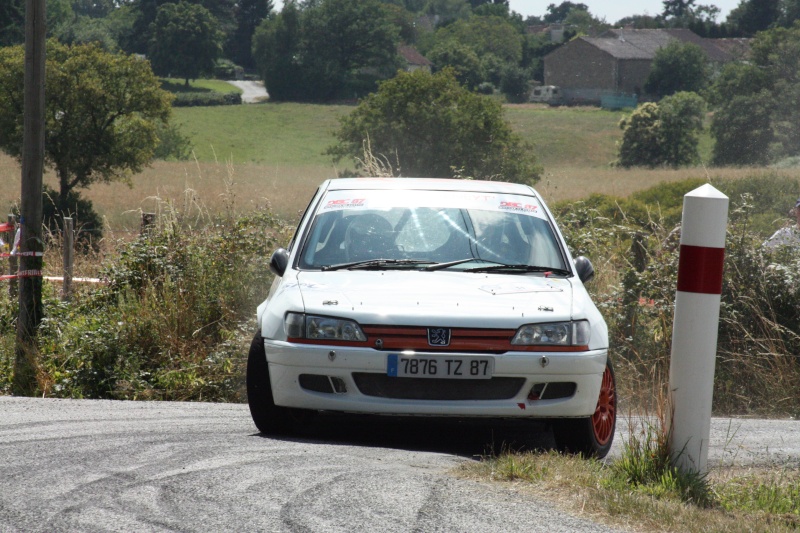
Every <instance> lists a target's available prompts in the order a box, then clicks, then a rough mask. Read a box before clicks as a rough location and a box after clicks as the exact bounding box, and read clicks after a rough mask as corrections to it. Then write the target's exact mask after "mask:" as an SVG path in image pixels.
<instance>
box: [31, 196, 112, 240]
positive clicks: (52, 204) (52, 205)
mask: <svg viewBox="0 0 800 533" xmlns="http://www.w3.org/2000/svg"><path fill="white" fill-rule="evenodd" d="M65 217H70V218H72V221H73V227H74V228H75V233H76V242H75V244H76V249H78V250H82V251H84V252H88V251H89V250H97V249H98V247H99V244H100V240H101V239H102V238H103V219H102V218H101V217H100V215H99V214H97V212H96V211H95V210H94V206H93V205H92V202H91V200H87V199H85V198H83V197H82V196H81V194H80V193H79V192H78V191H76V190H74V189H72V190H70V191H69V192H68V193H67V197H66V198H65V199H63V200H62V199H61V197H60V196H59V194H58V193H57V192H56V191H54V190H53V189H52V188H51V187H49V186H48V185H43V186H42V222H43V224H44V226H45V227H46V228H47V229H48V231H49V232H50V234H51V235H61V234H62V232H63V231H64V218H65Z"/></svg>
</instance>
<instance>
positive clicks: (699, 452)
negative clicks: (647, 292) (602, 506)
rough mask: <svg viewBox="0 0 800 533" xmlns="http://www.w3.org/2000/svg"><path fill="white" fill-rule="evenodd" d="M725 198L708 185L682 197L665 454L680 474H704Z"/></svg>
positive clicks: (717, 318)
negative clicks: (667, 439) (667, 444)
mask: <svg viewBox="0 0 800 533" xmlns="http://www.w3.org/2000/svg"><path fill="white" fill-rule="evenodd" d="M727 225H728V197H727V196H725V195H724V194H722V193H721V192H720V191H718V190H717V189H715V188H714V187H712V186H711V185H709V184H706V185H703V186H702V187H699V188H697V189H695V190H693V191H691V192H689V193H687V194H686V195H685V196H684V197H683V221H682V223H681V247H680V259H679V263H678V290H677V293H676V295H675V318H674V321H673V327H672V357H671V359H670V367H669V394H670V405H671V408H672V413H671V420H670V428H669V450H670V456H671V457H672V462H673V464H674V465H675V466H676V467H677V468H678V469H680V470H681V471H684V472H687V471H693V472H700V473H704V472H706V464H707V461H708V446H709V435H710V433H711V401H712V397H713V393H714V366H715V363H716V355H717V333H718V328H719V306H720V299H721V295H722V264H723V260H724V258H725V233H726V229H727Z"/></svg>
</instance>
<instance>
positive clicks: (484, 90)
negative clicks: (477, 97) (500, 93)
mask: <svg viewBox="0 0 800 533" xmlns="http://www.w3.org/2000/svg"><path fill="white" fill-rule="evenodd" d="M475 92H476V93H478V94H485V95H492V94H494V85H492V83H491V82H488V81H484V82H483V83H480V84H479V85H478V86H477V87H476V88H475Z"/></svg>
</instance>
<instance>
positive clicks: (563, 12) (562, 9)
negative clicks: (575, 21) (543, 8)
mask: <svg viewBox="0 0 800 533" xmlns="http://www.w3.org/2000/svg"><path fill="white" fill-rule="evenodd" d="M573 9H579V10H581V11H589V6H587V5H586V4H580V3H575V2H561V3H560V4H559V5H555V4H550V5H548V6H547V14H546V15H545V16H544V18H543V21H544V22H545V24H553V23H556V24H558V23H561V22H564V20H565V19H566V18H567V15H569V13H570V11H572V10H573Z"/></svg>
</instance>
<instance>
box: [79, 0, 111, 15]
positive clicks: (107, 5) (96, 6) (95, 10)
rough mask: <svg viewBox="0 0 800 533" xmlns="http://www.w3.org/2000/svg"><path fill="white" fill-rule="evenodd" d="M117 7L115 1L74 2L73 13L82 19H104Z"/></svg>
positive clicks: (90, 0) (85, 0)
mask: <svg viewBox="0 0 800 533" xmlns="http://www.w3.org/2000/svg"><path fill="white" fill-rule="evenodd" d="M116 7H117V6H116V5H115V2H114V0H72V11H73V12H74V13H75V14H76V15H78V16H82V17H91V18H104V17H107V16H108V14H109V13H111V12H112V11H114V9H115V8H116Z"/></svg>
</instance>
